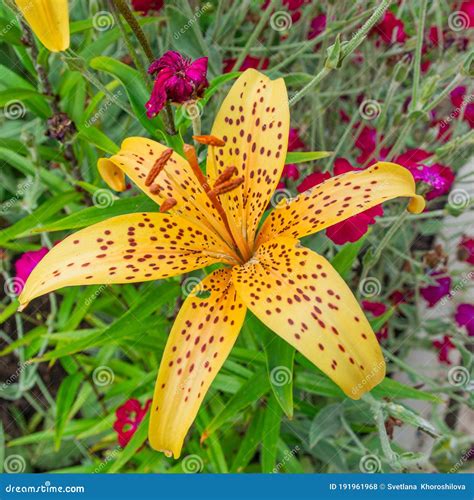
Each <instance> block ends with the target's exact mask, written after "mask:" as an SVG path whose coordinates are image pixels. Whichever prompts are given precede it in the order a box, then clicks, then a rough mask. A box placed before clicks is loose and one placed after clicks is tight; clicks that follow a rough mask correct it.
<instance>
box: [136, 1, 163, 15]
mask: <svg viewBox="0 0 474 500" xmlns="http://www.w3.org/2000/svg"><path fill="white" fill-rule="evenodd" d="M163 3H164V1H163V0H132V9H133V10H134V11H135V12H140V13H141V14H144V15H145V16H146V15H147V14H148V13H149V12H150V11H151V10H153V11H158V10H160V9H161V8H162V7H163Z"/></svg>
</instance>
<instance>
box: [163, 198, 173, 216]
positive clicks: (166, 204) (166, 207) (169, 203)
mask: <svg viewBox="0 0 474 500" xmlns="http://www.w3.org/2000/svg"><path fill="white" fill-rule="evenodd" d="M176 203H177V201H176V200H175V199H174V198H166V200H165V201H164V202H163V203H162V204H161V206H160V212H161V213H163V212H167V211H168V210H171V209H172V208H173V207H174V206H175V205H176Z"/></svg>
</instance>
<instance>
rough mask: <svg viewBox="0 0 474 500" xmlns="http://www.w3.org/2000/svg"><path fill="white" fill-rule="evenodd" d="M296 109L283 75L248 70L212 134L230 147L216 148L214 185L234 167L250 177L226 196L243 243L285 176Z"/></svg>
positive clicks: (212, 152) (211, 164)
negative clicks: (274, 77)
mask: <svg viewBox="0 0 474 500" xmlns="http://www.w3.org/2000/svg"><path fill="white" fill-rule="evenodd" d="M289 127H290V113H289V106H288V95H287V92H286V87H285V83H284V81H283V79H281V78H279V79H277V80H270V79H269V78H268V77H266V76H265V75H263V74H262V73H259V72H258V71H256V70H254V69H248V70H247V71H245V72H244V73H243V74H242V75H241V76H240V77H239V79H238V80H237V81H236V82H235V84H234V85H233V86H232V88H231V89H230V92H229V94H228V95H227V97H226V98H225V99H224V102H223V103H222V105H221V107H220V109H219V112H218V114H217V117H216V119H215V121H214V125H213V127H212V132H211V134H212V135H214V136H216V137H219V138H220V139H223V140H224V141H225V146H223V147H217V146H216V147H212V148H211V147H210V148H209V152H208V157H207V174H208V176H209V177H210V179H211V183H212V182H213V181H215V180H216V179H217V178H218V176H219V175H220V174H222V172H223V171H224V170H225V169H226V168H228V167H236V168H237V173H236V177H244V182H243V184H241V185H240V186H239V187H238V188H236V189H234V190H232V191H230V192H229V193H227V194H224V195H222V196H221V197H220V199H221V200H222V203H223V205H224V208H225V209H226V212H227V213H228V214H229V217H230V219H231V227H232V228H233V230H234V231H235V232H234V236H235V239H236V240H237V241H239V240H240V239H241V238H243V239H244V240H246V241H247V242H248V245H249V247H250V248H251V247H252V244H253V240H254V236H255V232H256V230H257V225H258V223H259V221H260V217H261V216H262V214H263V212H264V211H265V210H266V208H267V206H268V203H269V201H270V198H271V196H272V194H273V192H274V190H275V188H276V186H277V184H278V182H279V180H280V177H281V173H282V171H283V167H284V164H285V158H286V151H287V148H288V131H289Z"/></svg>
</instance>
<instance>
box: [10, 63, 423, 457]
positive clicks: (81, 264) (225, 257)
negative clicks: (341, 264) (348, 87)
mask: <svg viewBox="0 0 474 500" xmlns="http://www.w3.org/2000/svg"><path fill="white" fill-rule="evenodd" d="M289 124H290V117H289V107H288V96H287V92H286V88H285V84H284V82H283V80H282V79H281V78H280V79H277V80H270V79H269V78H267V77H266V76H265V75H263V74H261V73H259V72H258V71H255V70H253V69H249V70H247V71H246V72H244V73H243V74H242V75H241V76H240V78H239V79H238V80H237V81H236V82H235V84H234V85H233V87H232V88H231V90H230V92H229V94H228V95H227V97H226V99H225V100H224V102H223V104H222V106H221V108H220V110H219V112H218V115H217V118H216V120H215V122H214V126H213V128H212V132H211V133H212V135H211V136H204V137H200V138H197V140H199V141H200V142H203V143H206V144H208V145H209V151H208V156H207V177H205V176H204V175H203V174H202V173H201V171H200V169H199V165H198V163H197V159H196V155H195V152H194V149H193V148H192V147H190V146H188V147H186V151H185V152H186V159H184V158H183V157H182V156H180V155H178V154H177V153H175V152H173V151H171V150H170V149H168V148H167V147H166V146H164V145H162V144H159V143H157V142H155V141H152V140H150V139H146V138H142V137H133V138H129V139H126V140H125V141H124V142H123V144H122V147H121V150H120V152H119V153H118V154H116V155H114V156H112V157H111V158H108V159H107V158H103V159H101V160H99V164H98V167H99V170H100V173H101V175H102V177H103V179H104V180H105V181H106V182H107V183H108V185H109V186H110V187H112V188H114V189H116V190H123V189H124V188H125V174H126V175H127V176H128V177H129V178H130V179H131V180H132V181H134V182H135V183H136V184H137V185H138V187H139V188H140V189H142V190H143V191H144V192H145V193H147V194H148V195H149V196H150V198H152V199H153V200H155V201H156V202H157V203H158V204H160V205H161V208H160V213H135V214H130V215H123V216H118V217H113V218H112V219H109V220H106V221H104V222H100V223H98V224H95V225H93V226H91V227H89V228H86V229H83V230H81V231H79V232H77V233H75V234H73V235H71V236H69V237H67V238H66V239H64V240H63V241H62V242H61V243H59V244H58V245H56V246H55V247H54V248H53V249H51V251H50V252H49V253H48V254H47V255H46V256H45V257H44V259H43V260H42V261H41V262H40V263H39V264H38V266H37V267H36V268H35V269H34V271H33V272H32V273H31V275H30V278H29V279H28V281H27V283H26V286H25V287H24V290H23V293H22V294H21V296H20V298H19V300H20V303H21V304H22V305H23V306H25V305H26V304H27V303H28V302H29V301H30V300H32V299H33V298H35V297H38V296H39V295H42V294H44V293H47V292H51V291H53V290H55V289H57V288H60V287H63V286H68V285H83V284H99V283H137V282H141V281H148V280H155V279H159V278H167V277H169V276H176V275H179V274H182V273H186V272H189V271H193V270H195V269H199V268H203V267H205V266H208V265H209V264H213V263H217V262H220V263H222V264H223V267H222V268H220V269H218V270H216V271H213V272H212V273H210V274H209V275H208V276H207V277H206V278H205V279H204V280H203V281H202V283H201V284H200V285H199V286H197V287H196V288H195V290H194V291H193V292H192V293H191V294H190V295H189V296H188V297H187V299H186V300H185V302H184V304H183V306H182V307H181V310H180V311H179V314H178V316H177V318H176V320H175V322H174V325H173V327H172V329H171V333H170V335H169V338H168V342H167V344H166V348H165V351H164V354H163V358H162V361H161V365H160V370H159V373H158V378H157V382H156V386H155V393H154V398H153V404H152V407H151V421H150V429H149V439H150V443H151V445H152V447H153V448H155V449H157V450H160V451H164V452H165V453H167V454H168V455H171V454H173V455H174V457H176V458H177V457H178V456H179V455H180V452H181V448H182V445H183V441H184V438H185V436H186V433H187V431H188V429H189V427H190V426H191V424H192V422H193V420H194V418H195V416H196V414H197V412H198V410H199V407H200V405H201V403H202V401H203V399H204V397H205V395H206V392H207V390H208V388H209V386H210V385H211V383H212V381H213V379H214V377H215V376H216V374H217V372H218V371H219V369H220V368H221V366H222V364H223V363H224V361H225V360H226V358H227V356H228V355H229V352H230V351H231V349H232V346H233V345H234V343H235V341H236V339H237V336H238V334H239V331H240V329H241V327H242V324H243V322H244V318H245V313H246V309H247V308H249V309H250V310H251V311H252V312H253V313H254V314H255V315H256V316H257V317H258V318H260V320H261V321H263V323H265V324H266V325H268V326H269V327H270V328H271V329H272V330H273V331H274V332H275V333H276V334H278V335H280V336H281V337H282V338H284V339H285V340H286V341H287V342H288V343H289V344H291V345H292V346H294V347H295V348H296V349H297V350H298V351H299V352H300V353H302V354H303V355H304V356H306V357H307V358H308V359H309V360H310V361H312V362H313V363H314V364H315V365H316V366H318V367H319V368H320V369H321V370H322V371H323V372H324V373H326V374H327V375H328V377H330V378H331V379H332V380H333V381H334V382H335V383H336V384H338V385H339V386H340V387H341V388H342V390H343V391H344V392H345V393H346V394H347V396H349V397H350V398H353V399H358V398H360V397H361V396H362V394H364V393H365V392H366V391H369V390H370V389H372V388H373V387H374V386H375V385H377V384H378V383H379V382H380V381H381V380H382V379H383V377H384V375H385V365H384V359H383V356H382V353H381V350H380V347H379V344H378V342H377V339H376V337H375V335H374V333H373V331H372V329H371V327H370V325H369V322H368V321H367V319H366V318H365V316H364V313H363V312H362V310H361V308H360V306H359V304H358V303H357V301H356V299H355V297H354V296H353V294H352V292H351V291H350V289H349V288H348V286H347V285H346V283H345V282H344V281H343V279H342V278H341V277H340V276H339V275H338V273H337V272H336V271H335V270H334V269H333V267H332V266H331V264H330V263H329V262H328V261H327V260H326V259H325V258H324V257H322V256H321V255H318V254H317V253H316V252H314V251H312V250H309V249H306V248H304V247H303V246H301V245H300V242H299V238H301V237H303V236H307V235H309V234H312V233H315V232H317V231H320V230H322V229H324V228H326V227H329V226H330V225H332V224H336V223H338V222H340V221H342V220H345V219H347V218H348V217H351V216H352V215H355V214H357V213H359V212H362V211H363V210H366V209H368V208H370V207H373V206H374V205H377V204H379V203H381V202H383V201H385V200H390V199H393V198H395V197H398V196H405V197H409V198H411V200H410V203H409V206H408V208H409V210H411V211H414V212H420V211H422V210H423V208H424V200H423V198H422V197H420V196H419V195H417V194H416V193H415V183H414V180H413V177H412V175H411V174H410V173H409V172H408V171H407V170H406V169H404V168H403V167H401V166H399V165H396V164H394V163H387V162H380V163H377V164H375V165H373V166H371V167H370V168H368V169H367V170H364V171H359V172H349V173H346V174H343V175H340V176H338V177H334V178H332V179H329V180H327V181H326V182H324V183H323V184H321V185H319V186H318V187H317V188H315V189H313V190H309V191H307V192H305V193H302V194H300V195H298V196H297V197H296V198H294V199H292V200H290V201H285V202H283V203H282V204H281V205H279V206H277V207H276V208H275V209H274V210H273V212H272V213H271V214H270V215H269V216H268V218H267V219H266V220H265V222H264V223H263V225H261V227H259V222H260V220H261V218H262V216H263V214H264V212H265V210H266V208H267V206H268V204H269V202H270V199H271V196H272V193H273V192H274V190H275V188H276V186H277V183H278V181H279V179H280V176H281V173H282V170H283V166H284V163H285V157H286V152H287V145H288V131H289ZM165 211H167V213H163V212H165Z"/></svg>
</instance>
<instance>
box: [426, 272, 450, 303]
mask: <svg viewBox="0 0 474 500" xmlns="http://www.w3.org/2000/svg"><path fill="white" fill-rule="evenodd" d="M438 274H443V273H441V272H440V271H437V272H434V273H432V276H437V275H438ZM436 283H437V284H436V285H428V286H426V287H424V288H421V289H420V293H421V296H422V297H423V298H424V299H425V300H426V302H428V307H433V306H434V305H435V304H437V303H438V302H439V301H440V300H441V299H442V298H443V297H446V295H449V292H450V289H451V278H450V277H449V276H444V277H442V278H436Z"/></svg>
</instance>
